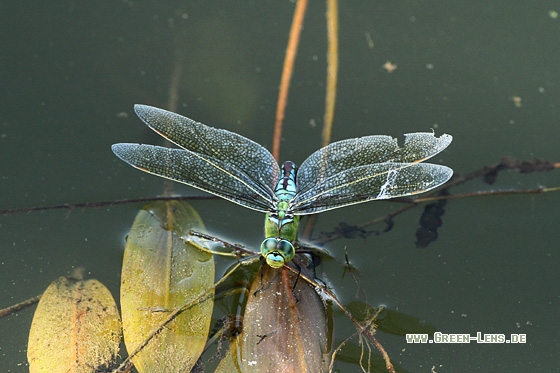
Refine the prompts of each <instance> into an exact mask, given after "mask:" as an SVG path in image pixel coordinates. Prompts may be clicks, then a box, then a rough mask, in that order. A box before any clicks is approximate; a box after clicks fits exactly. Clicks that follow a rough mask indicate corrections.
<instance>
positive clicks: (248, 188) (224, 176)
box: [111, 144, 274, 213]
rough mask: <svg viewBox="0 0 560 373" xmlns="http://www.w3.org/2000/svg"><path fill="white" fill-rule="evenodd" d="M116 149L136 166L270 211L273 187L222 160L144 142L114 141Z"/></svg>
mask: <svg viewBox="0 0 560 373" xmlns="http://www.w3.org/2000/svg"><path fill="white" fill-rule="evenodd" d="M111 149H112V150H113V152H114V153H115V154H116V155H117V157H119V158H120V159H122V160H123V161H125V162H126V163H128V164H130V165H131V166H133V167H136V168H138V169H140V170H142V171H146V172H149V173H151V174H154V175H158V176H162V177H165V178H168V179H171V180H174V181H178V182H180V183H184V184H187V185H190V186H193V187H195V188H198V189H201V190H204V191H206V192H208V193H212V194H214V195H217V196H219V197H222V198H225V199H227V200H229V201H232V202H235V203H238V204H240V205H242V206H245V207H248V208H251V209H254V210H257V211H261V212H265V213H266V212H268V211H269V210H270V209H271V208H272V207H273V202H272V201H273V198H274V193H273V192H272V190H271V189H270V188H269V187H268V186H266V185H263V184H261V183H259V182H258V181H255V180H254V179H253V175H252V174H251V173H247V172H245V171H244V170H241V169H240V168H239V167H237V165H236V164H230V163H228V162H229V161H223V160H221V159H216V158H212V157H209V156H207V155H202V154H197V153H194V152H189V151H187V150H182V149H171V148H164V147H161V146H153V145H141V144H115V145H113V146H112V147H111Z"/></svg>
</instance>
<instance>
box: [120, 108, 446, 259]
mask: <svg viewBox="0 0 560 373" xmlns="http://www.w3.org/2000/svg"><path fill="white" fill-rule="evenodd" d="M134 111H135V112H136V114H137V115H138V117H139V118H140V119H141V120H142V121H143V122H144V123H145V124H147V125H148V126H149V127H150V128H151V129H153V130H154V131H155V132H157V133H158V134H160V135H161V136H163V137H164V138H166V139H168V140H169V141H171V142H172V143H174V144H175V145H177V146H178V147H179V148H168V147H161V146H155V145H146V144H131V143H119V144H114V145H113V146H112V147H111V149H112V150H113V152H114V153H115V155H116V156H117V157H119V158H120V159H122V160H123V161H125V162H126V163H128V164H130V165H131V166H133V167H135V168H138V169H140V170H142V171H145V172H148V173H151V174H154V175H157V176H161V177H164V178H167V179H170V180H174V181H177V182H180V183H184V184H187V185H190V186H192V187H194V188H197V189H200V190H202V191H205V192H208V193H211V194H214V195H216V196H218V197H221V198H224V199H226V200H228V201H231V202H234V203H237V204H239V205H241V206H244V207H246V208H249V209H253V210H256V211H260V212H262V213H265V214H266V218H265V229H264V231H265V239H264V241H263V242H262V244H261V247H260V254H261V255H262V257H264V259H265V260H266V263H267V264H268V265H269V266H271V267H273V268H280V267H282V266H283V265H284V264H285V263H287V262H289V261H291V260H292V259H293V258H294V255H295V252H296V249H295V248H296V247H297V231H298V224H299V220H300V217H301V216H304V215H309V214H315V213H319V212H323V211H328V210H332V209H336V208H340V207H344V206H348V205H353V204H357V203H362V202H367V201H373V200H384V199H390V198H395V197H403V196H410V195H414V194H418V193H423V192H426V191H429V190H431V189H434V188H436V187H438V186H440V185H442V184H443V183H445V182H446V181H447V180H449V179H450V178H451V176H452V175H453V170H452V169H451V168H449V167H447V166H443V165H437V164H431V163H422V162H423V161H424V160H426V159H428V158H430V157H433V156H434V155H436V154H438V153H439V152H441V151H442V150H444V149H445V148H447V146H448V145H449V144H450V143H451V141H452V139H453V138H452V136H450V135H447V134H443V135H441V136H440V137H436V136H435V135H434V134H433V133H431V132H417V133H409V134H405V135H404V136H405V139H404V143H403V144H402V146H399V144H398V141H397V139H395V138H393V137H391V136H385V135H371V136H364V137H358V138H351V139H346V140H341V141H337V142H334V143H331V144H330V145H327V146H325V147H323V148H321V149H319V150H317V151H315V152H314V153H313V154H311V155H310V156H309V157H308V158H307V159H306V160H305V161H304V162H303V163H302V164H301V167H299V168H298V167H297V166H296V165H295V164H294V163H293V162H291V161H287V162H285V163H284V164H283V165H282V167H281V168H280V167H279V165H278V163H277V162H276V160H275V159H274V157H273V156H272V154H271V153H270V152H269V151H268V150H267V149H266V148H265V147H263V146H261V145H259V144H258V143H256V142H254V141H252V140H250V139H248V138H246V137H243V136H241V135H239V134H237V133H234V132H231V131H228V130H224V129H217V128H213V127H210V126H207V125H204V124H202V123H199V122H196V121H194V120H192V119H189V118H187V117H184V116H181V115H179V114H176V113H173V112H170V111H166V110H163V109H159V108H155V107H152V106H146V105H135V106H134Z"/></svg>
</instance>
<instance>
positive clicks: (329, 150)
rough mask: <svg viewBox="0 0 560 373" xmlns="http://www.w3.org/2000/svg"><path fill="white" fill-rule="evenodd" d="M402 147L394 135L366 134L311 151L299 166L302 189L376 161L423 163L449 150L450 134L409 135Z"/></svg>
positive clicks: (302, 191) (299, 180) (301, 190)
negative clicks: (437, 135)
mask: <svg viewBox="0 0 560 373" xmlns="http://www.w3.org/2000/svg"><path fill="white" fill-rule="evenodd" d="M404 136H405V140H404V144H403V146H402V147H399V145H398V143H397V139H395V138H392V137H391V136H380V135H376V136H365V137H359V138H354V139H347V140H342V141H337V142H334V143H332V144H330V145H328V146H326V147H324V148H322V149H319V150H317V151H316V152H315V153H313V154H311V156H309V158H307V159H306V160H305V161H304V162H303V163H302V164H301V167H300V168H299V171H298V174H297V183H298V190H299V191H300V192H301V193H305V192H306V191H308V190H309V189H311V188H313V187H314V186H315V185H317V184H320V183H322V182H323V181H324V180H326V179H328V178H330V177H331V176H333V175H336V174H338V173H340V172H342V171H346V170H349V169H351V168H355V167H359V166H365V165H371V164H375V163H385V162H392V163H419V162H422V161H424V160H426V159H428V158H430V157H433V156H434V155H436V154H437V153H439V152H441V151H442V150H443V149H445V148H446V147H447V146H448V145H449V144H450V143H451V141H452V139H453V138H452V137H451V136H450V135H445V134H444V135H441V136H440V137H435V136H434V134H433V133H430V132H417V133H409V134H405V135H404Z"/></svg>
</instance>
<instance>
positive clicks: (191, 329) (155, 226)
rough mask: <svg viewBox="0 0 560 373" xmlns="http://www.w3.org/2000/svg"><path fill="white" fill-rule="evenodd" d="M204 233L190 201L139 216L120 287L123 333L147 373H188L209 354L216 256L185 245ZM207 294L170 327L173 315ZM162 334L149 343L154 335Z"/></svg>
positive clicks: (165, 204) (137, 363)
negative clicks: (194, 233) (196, 233)
mask: <svg viewBox="0 0 560 373" xmlns="http://www.w3.org/2000/svg"><path fill="white" fill-rule="evenodd" d="M192 229H195V230H197V231H200V230H202V229H203V226H202V221H201V219H200V217H199V215H198V214H197V213H196V211H195V210H194V209H193V208H192V207H190V205H188V204H187V203H186V202H179V201H167V202H154V203H150V204H148V205H147V206H145V207H144V208H143V209H142V210H141V211H140V212H139V213H138V215H137V216H136V219H135V220H134V223H133V225H132V229H131V231H130V234H129V235H128V238H127V243H126V249H125V254H124V260H123V270H122V282H121V306H122V315H123V331H124V337H125V343H126V346H127V349H128V351H129V353H132V352H133V351H135V350H136V349H137V348H138V347H140V346H141V345H142V344H143V343H145V342H146V341H147V344H146V345H145V346H144V347H143V348H142V349H141V351H140V352H139V353H138V354H137V355H136V356H134V357H133V358H132V361H133V363H134V365H135V367H136V368H137V369H138V371H139V372H140V373H142V372H189V371H190V370H191V369H192V367H193V366H194V364H195V363H196V361H197V360H198V358H199V356H200V354H201V353H202V351H203V349H204V345H205V342H206V338H207V336H208V331H209V328H210V321H211V316H212V308H213V301H212V299H211V298H212V296H213V292H212V291H209V289H210V288H211V287H212V285H213V283H214V261H213V258H212V255H211V254H209V253H207V252H204V251H201V250H200V249H198V248H197V247H195V246H193V245H192V244H190V243H188V242H187V241H185V239H184V237H186V236H188V234H189V232H190V231H191V230H192ZM203 294H205V295H207V296H205V297H204V299H203V300H202V301H201V302H200V303H197V304H195V305H194V306H193V307H190V308H189V309H187V310H186V311H185V312H182V313H180V314H179V315H178V316H177V317H176V318H175V319H173V320H172V321H171V322H169V323H168V324H167V325H165V327H163V328H161V327H162V325H163V324H164V323H165V322H166V320H167V319H168V317H169V315H170V313H171V312H172V311H174V310H176V309H178V308H179V307H181V306H184V305H185V304H188V303H191V302H193V301H196V300H197V299H198V298H199V297H201V295H203ZM158 328H160V329H161V331H160V332H159V333H157V334H155V335H154V336H153V338H151V339H149V338H148V336H149V335H150V334H151V333H152V332H153V331H155V330H158Z"/></svg>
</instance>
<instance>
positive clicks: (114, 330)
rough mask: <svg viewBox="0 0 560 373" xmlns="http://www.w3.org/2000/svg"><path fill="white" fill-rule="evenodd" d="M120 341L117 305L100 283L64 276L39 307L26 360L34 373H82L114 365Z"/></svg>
mask: <svg viewBox="0 0 560 373" xmlns="http://www.w3.org/2000/svg"><path fill="white" fill-rule="evenodd" d="M120 341H121V321H120V317H119V312H118V309H117V305H116V303H115V300H114V299H113V297H112V295H111V293H110V292H109V290H107V288H106V287H105V286H103V284H101V283H100V282H99V281H97V280H87V281H83V280H78V279H75V278H71V277H60V278H59V279H57V280H56V281H53V282H52V283H51V284H50V285H49V287H48V288H47V290H46V291H45V293H44V294H43V296H42V297H41V301H40V302H39V305H38V306H37V310H36V311H35V315H34V317H33V322H32V324H31V330H30V332H29V344H28V347H27V358H28V360H29V371H30V372H31V373H43V372H44V373H47V372H48V373H52V372H76V373H80V372H84V373H91V372H94V371H98V370H103V369H105V368H106V367H108V366H109V365H111V364H112V363H113V362H114V360H115V358H116V356H117V354H118V352H119V344H120Z"/></svg>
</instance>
